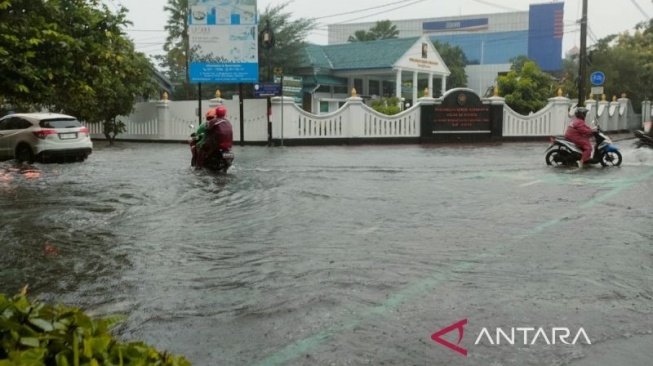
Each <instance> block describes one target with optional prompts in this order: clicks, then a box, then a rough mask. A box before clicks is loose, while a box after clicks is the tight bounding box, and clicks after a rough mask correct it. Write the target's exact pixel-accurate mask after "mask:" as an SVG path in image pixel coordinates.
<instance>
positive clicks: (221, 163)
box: [188, 125, 235, 173]
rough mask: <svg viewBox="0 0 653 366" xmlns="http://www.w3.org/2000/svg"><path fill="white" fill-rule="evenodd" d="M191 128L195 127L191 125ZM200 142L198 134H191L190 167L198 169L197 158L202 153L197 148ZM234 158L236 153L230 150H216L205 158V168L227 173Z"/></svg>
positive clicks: (189, 143) (189, 141) (189, 140)
mask: <svg viewBox="0 0 653 366" xmlns="http://www.w3.org/2000/svg"><path fill="white" fill-rule="evenodd" d="M190 128H191V129H192V128H193V125H191V126H190ZM198 141H199V139H198V136H197V134H196V133H195V132H193V133H191V135H190V138H189V139H188V145H189V146H190V152H191V160H190V166H192V167H197V158H198V155H199V154H200V153H201V151H199V150H198V147H197V142H198ZM234 157H235V156H234V153H233V152H232V151H231V150H229V149H219V150H214V151H213V152H211V153H210V154H209V155H208V156H206V157H204V166H203V168H205V169H208V170H210V171H214V172H223V173H226V172H227V170H229V168H230V167H231V164H232V163H233V161H234Z"/></svg>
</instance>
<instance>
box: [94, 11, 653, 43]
mask: <svg viewBox="0 0 653 366" xmlns="http://www.w3.org/2000/svg"><path fill="white" fill-rule="evenodd" d="M103 1H104V2H105V3H106V4H107V5H108V6H109V7H110V8H114V9H115V8H117V7H118V6H121V5H122V6H125V7H126V8H127V9H129V14H128V18H129V20H131V21H132V22H133V23H134V24H133V26H132V27H130V28H129V30H128V34H129V36H130V37H131V38H132V39H134V40H135V42H136V47H137V50H138V51H141V52H144V53H146V54H158V53H162V52H163V51H162V45H163V42H164V40H165V36H166V33H165V32H164V31H163V26H164V25H165V23H166V20H167V16H168V14H167V13H166V12H164V11H163V7H164V6H165V4H166V2H167V0H139V1H136V0H103ZM286 2H288V0H258V10H259V13H261V12H263V10H264V9H265V8H266V7H267V6H270V5H272V6H274V5H278V4H283V3H286ZM550 2H559V1H551V0H548V1H535V0H534V1H529V0H412V1H411V0H403V1H402V0H394V1H393V0H356V1H351V0H325V1H321V0H292V1H290V5H288V7H287V8H286V9H288V10H289V11H291V12H292V13H293V16H294V17H296V18H319V19H318V20H317V22H318V24H319V25H320V26H319V27H318V29H317V30H315V31H314V32H313V33H311V35H310V37H309V38H308V41H310V42H313V43H317V44H327V28H326V25H327V24H334V23H361V22H375V21H378V20H386V19H389V20H403V19H419V18H430V17H446V16H458V15H478V14H491V13H501V12H510V11H528V8H529V4H531V3H550ZM564 3H565V10H564V22H565V36H564V41H563V48H564V49H563V54H564V52H566V51H567V50H569V49H570V48H571V47H573V46H574V45H576V46H579V45H580V26H579V25H578V24H577V20H578V19H580V18H581V15H582V0H567V1H564ZM363 9H368V10H366V11H362V10H363ZM588 9H589V11H588V13H589V16H588V19H589V28H590V34H589V36H588V44H589V45H591V44H592V43H594V42H595V40H597V39H600V38H603V37H605V36H607V35H610V34H614V33H619V32H623V31H628V30H630V29H632V28H633V26H634V25H635V24H637V23H639V22H642V21H646V20H647V19H650V17H651V16H653V2H652V1H651V0H589V7H588ZM342 13H349V14H342ZM338 14H341V15H338Z"/></svg>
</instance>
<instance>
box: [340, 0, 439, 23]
mask: <svg viewBox="0 0 653 366" xmlns="http://www.w3.org/2000/svg"><path fill="white" fill-rule="evenodd" d="M424 1H426V0H417V1H414V2H412V3H410V4H406V5H403V6H398V7H396V8H392V9H388V10H384V11H380V12H378V13H374V14H368V15H366V16H364V17H358V18H354V19H349V20H344V21H342V22H338V23H334V24H342V23H347V22H353V21H356V20H360V19H365V18H369V17H371V16H374V15H379V14H384V13H388V12H391V11H393V10H397V9H401V8H404V7H407V6H410V5H415V4H417V3H421V2H424Z"/></svg>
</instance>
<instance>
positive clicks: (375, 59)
mask: <svg viewBox="0 0 653 366" xmlns="http://www.w3.org/2000/svg"><path fill="white" fill-rule="evenodd" d="M420 38H421V37H410V38H392V39H383V40H378V41H367V42H350V43H343V44H335V45H327V46H319V45H314V44H310V45H308V46H307V47H306V56H307V57H306V59H305V60H304V61H303V63H302V64H301V65H300V67H313V68H314V69H328V70H332V71H344V70H361V69H386V68H392V66H393V65H394V64H395V63H396V62H397V61H398V60H399V59H400V58H401V57H402V56H403V55H404V54H405V53H406V52H407V51H408V50H409V49H410V48H411V47H412V46H413V45H414V44H415V43H416V42H417V41H418V40H419V39H420Z"/></svg>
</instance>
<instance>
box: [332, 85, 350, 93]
mask: <svg viewBox="0 0 653 366" xmlns="http://www.w3.org/2000/svg"><path fill="white" fill-rule="evenodd" d="M333 93H334V94H349V93H348V91H347V87H346V86H344V85H336V86H334V87H333Z"/></svg>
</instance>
